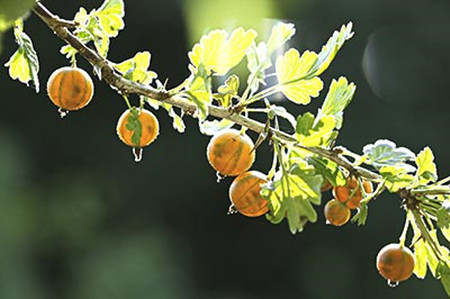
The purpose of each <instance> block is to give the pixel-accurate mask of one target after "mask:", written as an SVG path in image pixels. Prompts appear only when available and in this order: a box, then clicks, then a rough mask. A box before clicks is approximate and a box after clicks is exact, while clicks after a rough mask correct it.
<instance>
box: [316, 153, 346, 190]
mask: <svg viewBox="0 0 450 299" xmlns="http://www.w3.org/2000/svg"><path fill="white" fill-rule="evenodd" d="M308 162H309V163H310V164H311V165H313V166H314V168H315V169H316V172H317V173H320V174H321V175H323V176H324V177H325V179H326V180H327V181H329V182H330V183H331V185H333V186H344V185H345V184H346V183H347V180H346V179H345V175H344V173H343V172H342V171H341V169H340V168H339V165H338V164H336V163H335V162H333V161H331V160H328V159H325V158H321V157H317V156H311V157H310V158H309V159H308Z"/></svg>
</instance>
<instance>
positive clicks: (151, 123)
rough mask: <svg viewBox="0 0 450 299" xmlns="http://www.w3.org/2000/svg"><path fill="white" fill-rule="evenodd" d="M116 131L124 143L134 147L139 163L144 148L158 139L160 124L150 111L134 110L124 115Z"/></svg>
mask: <svg viewBox="0 0 450 299" xmlns="http://www.w3.org/2000/svg"><path fill="white" fill-rule="evenodd" d="M116 131H117V135H118V136H119V138H120V140H121V141H122V142H123V143H125V144H126V145H128V146H131V147H133V153H134V154H135V157H136V162H138V161H140V160H141V151H142V148H143V147H145V146H147V145H149V144H150V143H152V142H153V141H155V139H156V137H158V134H159V123H158V119H157V118H156V116H155V115H154V114H153V113H151V112H150V111H148V110H145V109H138V108H132V109H128V110H126V111H125V112H123V113H122V115H121V116H120V118H119V120H118V122H117V127H116Z"/></svg>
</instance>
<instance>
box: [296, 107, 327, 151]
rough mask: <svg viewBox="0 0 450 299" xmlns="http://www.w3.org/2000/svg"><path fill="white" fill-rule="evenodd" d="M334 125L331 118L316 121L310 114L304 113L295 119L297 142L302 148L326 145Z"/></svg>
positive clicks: (323, 117)
mask: <svg viewBox="0 0 450 299" xmlns="http://www.w3.org/2000/svg"><path fill="white" fill-rule="evenodd" d="M335 124H336V123H335V120H334V117H332V116H322V117H321V118H320V119H319V120H318V121H317V120H316V119H315V118H314V115H313V114H312V113H310V112H306V113H305V114H303V115H300V116H299V117H298V118H297V126H296V130H295V133H296V134H295V135H296V137H297V141H298V142H299V143H300V144H301V145H303V146H323V145H327V144H328V143H329V142H328V141H329V140H330V138H331V136H332V133H333V129H334V128H335Z"/></svg>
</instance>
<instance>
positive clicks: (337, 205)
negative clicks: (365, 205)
mask: <svg viewBox="0 0 450 299" xmlns="http://www.w3.org/2000/svg"><path fill="white" fill-rule="evenodd" d="M324 214H325V218H326V219H327V223H329V224H332V225H334V226H341V225H344V224H346V223H347V222H348V220H349V219H350V216H351V212H350V209H349V208H348V207H347V206H346V205H345V204H344V203H342V202H340V201H338V200H336V199H332V200H330V201H329V202H327V204H326V205H325V208H324Z"/></svg>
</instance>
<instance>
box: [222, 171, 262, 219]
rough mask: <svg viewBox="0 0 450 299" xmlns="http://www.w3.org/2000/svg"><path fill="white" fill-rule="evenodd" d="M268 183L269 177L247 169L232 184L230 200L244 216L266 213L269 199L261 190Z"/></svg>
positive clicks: (256, 215)
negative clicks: (262, 194)
mask: <svg viewBox="0 0 450 299" xmlns="http://www.w3.org/2000/svg"><path fill="white" fill-rule="evenodd" d="M264 183H267V178H266V176H265V175H264V174H262V173H261V172H259V171H255V170H252V171H247V172H244V173H242V174H240V175H239V176H238V177H236V178H235V179H234V181H233V183H232V184H231V186H230V200H231V202H232V204H233V208H234V209H235V210H236V211H238V212H239V213H241V214H242V215H244V216H248V217H258V216H261V215H263V214H265V213H266V212H267V211H268V210H269V208H268V203H269V202H268V201H267V200H265V199H264V198H263V197H262V196H261V194H260V192H261V185H262V184H264Z"/></svg>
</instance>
